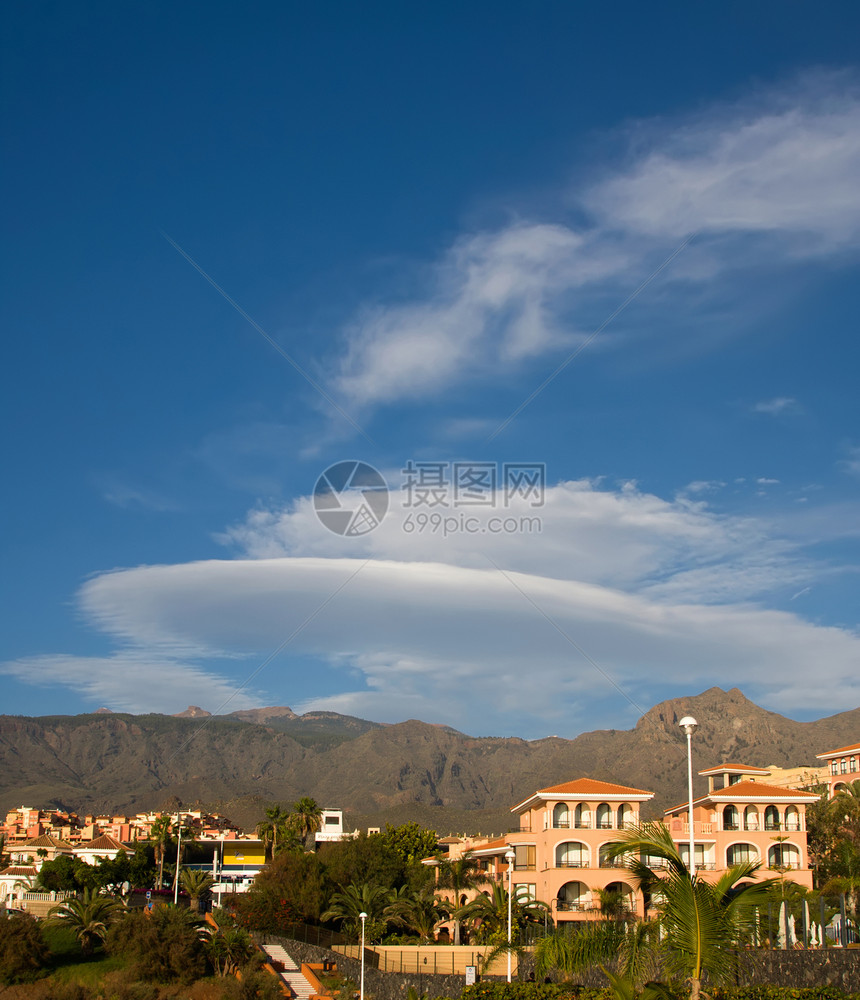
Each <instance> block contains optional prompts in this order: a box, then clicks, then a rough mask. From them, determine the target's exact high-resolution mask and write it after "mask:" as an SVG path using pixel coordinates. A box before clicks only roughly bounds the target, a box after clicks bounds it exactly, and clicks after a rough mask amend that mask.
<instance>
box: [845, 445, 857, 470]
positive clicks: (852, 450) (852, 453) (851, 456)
mask: <svg viewBox="0 0 860 1000" xmlns="http://www.w3.org/2000/svg"><path fill="white" fill-rule="evenodd" d="M845 450H846V452H847V454H848V457H847V458H845V459H843V461H842V463H841V465H842V468H843V469H844V470H845V472H847V473H848V474H849V475H851V476H860V445H851V446H849V447H848V448H846V449H845Z"/></svg>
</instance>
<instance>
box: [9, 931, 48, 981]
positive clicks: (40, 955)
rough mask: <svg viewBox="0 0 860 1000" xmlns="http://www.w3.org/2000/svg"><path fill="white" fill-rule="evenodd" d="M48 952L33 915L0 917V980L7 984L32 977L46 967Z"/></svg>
mask: <svg viewBox="0 0 860 1000" xmlns="http://www.w3.org/2000/svg"><path fill="white" fill-rule="evenodd" d="M48 955H49V952H48V946H47V945H46V944H45V941H44V938H43V937H42V932H41V930H40V928H39V925H38V923H37V922H36V921H35V920H34V919H33V917H31V916H29V915H28V914H16V915H15V916H12V917H0V982H2V983H5V984H6V985H7V986H8V985H9V984H10V983H23V982H27V981H29V980H32V979H35V978H36V977H37V976H38V975H39V974H40V972H41V971H42V970H43V969H44V968H45V965H46V964H47V962H48Z"/></svg>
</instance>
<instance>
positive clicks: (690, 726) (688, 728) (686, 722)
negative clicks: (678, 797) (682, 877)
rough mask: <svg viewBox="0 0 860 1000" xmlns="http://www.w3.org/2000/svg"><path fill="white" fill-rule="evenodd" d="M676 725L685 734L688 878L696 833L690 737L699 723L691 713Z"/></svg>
mask: <svg viewBox="0 0 860 1000" xmlns="http://www.w3.org/2000/svg"><path fill="white" fill-rule="evenodd" d="M678 725H679V726H680V727H681V729H683V730H684V732H685V733H686V734H687V801H688V804H689V810H690V811H689V814H688V819H689V823H690V878H693V876H694V875H695V874H696V847H695V837H696V835H695V830H694V826H693V743H692V739H691V737H692V735H693V733H694V732H695V731H696V727H697V726H698V725H699V723H698V722H696V720H695V719H694V718H693V716H692V715H685V716H684V718H683V719H681V721H680V722H679V723H678Z"/></svg>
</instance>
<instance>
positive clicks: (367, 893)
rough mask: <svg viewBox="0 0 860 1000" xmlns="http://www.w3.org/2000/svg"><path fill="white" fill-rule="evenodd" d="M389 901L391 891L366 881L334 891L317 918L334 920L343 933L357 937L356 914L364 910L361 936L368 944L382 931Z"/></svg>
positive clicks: (384, 926)
mask: <svg viewBox="0 0 860 1000" xmlns="http://www.w3.org/2000/svg"><path fill="white" fill-rule="evenodd" d="M390 900H391V891H390V890H389V889H386V888H384V887H383V886H381V885H373V884H371V883H368V882H364V883H363V884H361V885H348V886H347V887H346V888H345V889H344V890H343V892H336V893H334V895H333V896H332V897H331V899H330V900H329V905H328V909H327V910H326V911H325V913H323V915H322V918H321V919H323V920H336V921H338V923H340V925H341V927H342V929H343V931H344V933H346V934H349V935H350V936H352V937H354V938H356V939H357V938H359V937H360V936H361V917H360V916H359V914H361V913H366V914H367V919H366V920H365V925H364V939H365V941H366V942H368V943H371V942H375V941H378V940H379V939H380V938H381V937H382V936H383V934H384V933H385V928H386V924H387V920H386V917H385V911H386V907H387V906H388V904H389V902H390Z"/></svg>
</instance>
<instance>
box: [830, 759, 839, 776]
mask: <svg viewBox="0 0 860 1000" xmlns="http://www.w3.org/2000/svg"><path fill="white" fill-rule="evenodd" d="M830 773H831V774H839V764H838V762H837V761H835V760H832V761H830Z"/></svg>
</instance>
